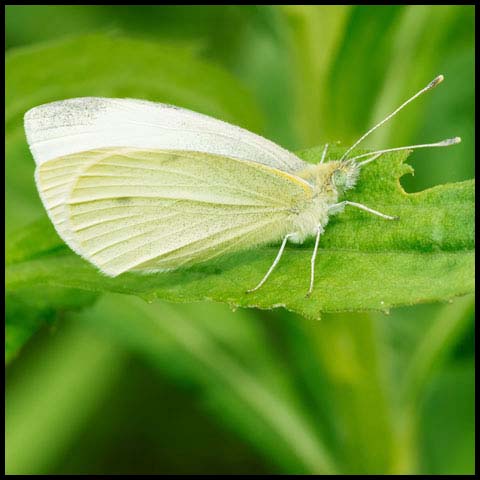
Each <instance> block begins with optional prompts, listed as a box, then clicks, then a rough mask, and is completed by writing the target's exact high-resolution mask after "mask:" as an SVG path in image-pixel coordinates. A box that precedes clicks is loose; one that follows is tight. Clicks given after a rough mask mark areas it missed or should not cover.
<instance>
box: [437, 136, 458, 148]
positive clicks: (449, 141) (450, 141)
mask: <svg viewBox="0 0 480 480" xmlns="http://www.w3.org/2000/svg"><path fill="white" fill-rule="evenodd" d="M461 141H462V139H461V138H460V137H453V138H447V139H446V140H443V142H440V143H441V145H442V146H445V147H447V146H450V145H456V144H457V143H460V142H461Z"/></svg>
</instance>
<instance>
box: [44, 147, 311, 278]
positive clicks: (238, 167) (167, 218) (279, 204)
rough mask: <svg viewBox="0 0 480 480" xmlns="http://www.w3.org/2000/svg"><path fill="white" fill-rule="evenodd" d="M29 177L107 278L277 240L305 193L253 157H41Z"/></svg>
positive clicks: (68, 236)
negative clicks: (43, 159) (34, 175)
mask: <svg viewBox="0 0 480 480" xmlns="http://www.w3.org/2000/svg"><path fill="white" fill-rule="evenodd" d="M37 183H38V187H39V191H40V194H41V196H42V200H43V202H44V204H45V206H46V208H47V210H48V212H49V215H50V217H51V219H52V221H53V223H54V225H55V226H56V228H57V231H58V232H59V234H60V235H61V236H62V237H63V238H64V240H65V241H66V242H67V243H68V244H69V245H70V246H71V247H72V248H73V249H74V250H75V251H76V252H77V253H79V254H80V255H82V256H83V257H85V258H86V259H88V260H89V261H91V262H92V263H93V264H95V265H96V266H97V267H99V268H100V269H101V270H102V271H103V272H105V273H106V274H108V275H111V276H116V275H119V274H120V273H123V272H125V271H128V270H147V271H155V270H168V269H173V268H178V267H180V266H186V265H191V264H194V263H198V262H202V261H205V260H208V259H211V258H214V257H216V256H218V255H221V254H223V253H227V252H231V251H235V250H240V249H242V248H247V247H249V246H252V245H255V244H259V243H266V242H270V241H274V240H277V239H279V238H281V236H282V235H284V234H285V233H288V232H289V229H290V228H291V224H292V220H293V217H294V215H295V212H297V211H298V210H299V208H301V207H302V206H303V205H305V204H306V203H307V202H308V201H309V199H310V198H311V195H312V190H311V187H310V186H309V185H308V184H307V183H306V182H304V181H303V180H301V179H299V178H297V177H295V176H292V175H290V174H288V173H285V172H282V171H280V170H276V169H274V168H271V167H268V166H264V165H261V164H258V163H254V162H248V161H244V160H237V159H233V158H229V157H223V156H219V155H211V154H206V153H199V152H177V151H148V150H140V149H130V148H111V149H101V150H92V151H88V152H81V153H78V154H73V155H68V156H65V157H61V158H58V159H54V160H50V161H48V162H46V163H44V164H43V165H41V166H40V167H39V170H38V171H37Z"/></svg>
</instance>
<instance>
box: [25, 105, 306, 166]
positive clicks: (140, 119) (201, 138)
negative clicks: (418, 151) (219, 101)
mask: <svg viewBox="0 0 480 480" xmlns="http://www.w3.org/2000/svg"><path fill="white" fill-rule="evenodd" d="M25 131H26V134H27V139H28V143H29V145H30V149H31V151H32V154H33V157H34V158H35V162H36V163H37V165H40V164H42V163H43V162H45V161H47V160H51V159H54V158H58V157H63V156H66V155H71V154H74V153H79V152H82V151H88V150H94V149H98V148H109V147H130V148H135V147H136V148H142V149H156V150H182V151H197V152H205V153H213V154H217V155H224V156H227V157H232V158H238V159H242V160H249V161H251V162H257V163H261V164H263V165H268V166H270V167H274V168H277V169H280V170H283V171H286V172H290V173H293V172H295V171H299V170H302V169H303V168H305V163H304V162H303V161H302V160H300V159H299V158H298V157H297V156H295V155H294V154H292V153H290V152H289V151H287V150H285V149H283V148H281V147H280V146H278V145H276V144H275V143H273V142H271V141H269V140H267V139H265V138H263V137H261V136H259V135H255V134H254V133H251V132H249V131H247V130H244V129H242V128H240V127H236V126H234V125H231V124H229V123H226V122H222V121H220V120H217V119H215V118H212V117H208V116H207V115H202V114H200V113H196V112H193V111H190V110H186V109H183V108H179V107H174V106H171V105H165V104H162V103H154V102H148V101H145V100H133V99H119V98H97V97H85V98H72V99H69V100H62V101H59V102H53V103H48V104H45V105H40V106H39V107H35V108H33V109H31V110H29V111H28V112H27V113H26V114H25Z"/></svg>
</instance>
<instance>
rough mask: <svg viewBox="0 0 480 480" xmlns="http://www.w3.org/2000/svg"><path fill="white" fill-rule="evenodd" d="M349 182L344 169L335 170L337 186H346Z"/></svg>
mask: <svg viewBox="0 0 480 480" xmlns="http://www.w3.org/2000/svg"><path fill="white" fill-rule="evenodd" d="M346 182H347V174H346V173H345V172H344V171H343V170H335V171H334V172H333V183H334V184H335V186H336V187H344V186H345V184H346Z"/></svg>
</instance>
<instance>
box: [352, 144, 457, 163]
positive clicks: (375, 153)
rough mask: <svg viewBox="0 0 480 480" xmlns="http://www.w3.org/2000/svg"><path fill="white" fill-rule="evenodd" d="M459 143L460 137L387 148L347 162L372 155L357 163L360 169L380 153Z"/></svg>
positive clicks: (358, 156)
mask: <svg viewBox="0 0 480 480" xmlns="http://www.w3.org/2000/svg"><path fill="white" fill-rule="evenodd" d="M461 141H462V139H461V138H460V137H454V138H447V139H446V140H442V141H441V142H436V143H424V144H423V145H408V146H406V147H396V148H387V149H385V150H377V151H376V152H369V153H363V154H362V155H357V156H356V157H353V158H350V159H349V161H352V162H353V161H355V160H358V159H359V158H364V157H369V156H371V155H374V157H373V158H369V159H367V160H364V161H363V162H358V163H357V165H358V166H359V167H362V166H363V165H366V164H367V163H370V162H373V161H374V160H375V159H377V158H378V157H379V156H380V155H382V153H388V152H399V151H401V150H416V149H417V148H430V147H449V146H450V145H456V144H457V143H460V142H461Z"/></svg>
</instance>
